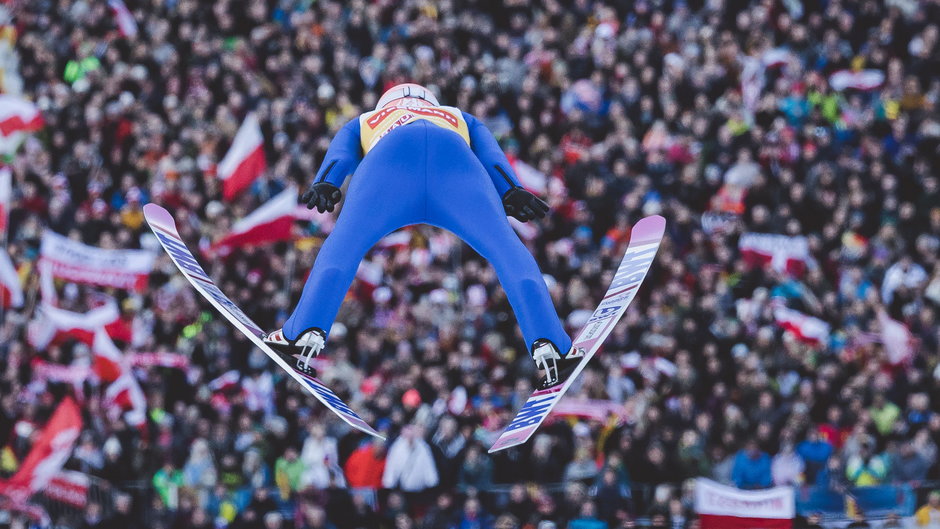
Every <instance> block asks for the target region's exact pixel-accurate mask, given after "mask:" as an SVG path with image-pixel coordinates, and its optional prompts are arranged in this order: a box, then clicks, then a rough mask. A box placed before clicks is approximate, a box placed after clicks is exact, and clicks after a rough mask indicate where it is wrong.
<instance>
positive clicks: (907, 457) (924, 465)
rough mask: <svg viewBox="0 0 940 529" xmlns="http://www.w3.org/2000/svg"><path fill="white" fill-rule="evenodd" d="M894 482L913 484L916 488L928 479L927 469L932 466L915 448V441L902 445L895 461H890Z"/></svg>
mask: <svg viewBox="0 0 940 529" xmlns="http://www.w3.org/2000/svg"><path fill="white" fill-rule="evenodd" d="M889 467H890V468H891V476H892V481H894V482H895V483H913V484H914V486H917V484H919V483H921V482H923V481H924V480H925V479H926V478H927V469H928V468H930V464H929V463H928V462H927V459H925V458H924V457H923V456H921V455H920V454H919V453H918V452H917V450H916V449H915V448H914V443H913V441H905V442H903V443H901V448H900V451H899V453H898V455H897V457H896V458H895V459H893V460H892V461H890V463H889Z"/></svg>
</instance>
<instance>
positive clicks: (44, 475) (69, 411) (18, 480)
mask: <svg viewBox="0 0 940 529" xmlns="http://www.w3.org/2000/svg"><path fill="white" fill-rule="evenodd" d="M81 429H82V416H81V412H80V411H79V409H78V405H76V404H75V401H74V400H72V398H71V397H66V398H65V399H64V400H63V401H62V402H61V403H60V404H59V407H58V408H56V411H55V413H53V414H52V418H50V419H49V422H48V423H46V426H45V428H43V431H42V433H41V434H39V438H38V439H37V440H36V443H35V444H34V445H33V447H32V449H31V450H30V451H29V454H28V455H27V456H26V459H25V460H24V461H23V464H22V465H21V466H20V468H19V470H18V471H17V472H16V474H14V475H13V477H11V478H10V479H8V480H6V481H3V482H0V493H3V494H4V495H6V496H9V497H11V498H12V499H14V501H25V500H26V499H27V498H29V496H31V495H33V494H35V493H36V492H39V491H41V490H43V489H44V488H45V487H46V485H48V484H49V482H50V481H51V480H52V478H53V476H55V475H56V474H57V473H58V472H59V471H60V470H62V466H63V465H65V462H66V461H68V459H69V456H71V455H72V447H73V446H74V445H75V440H76V439H78V435H79V433H80V432H81Z"/></svg>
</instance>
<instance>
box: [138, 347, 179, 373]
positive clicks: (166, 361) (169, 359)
mask: <svg viewBox="0 0 940 529" xmlns="http://www.w3.org/2000/svg"><path fill="white" fill-rule="evenodd" d="M130 357H131V365H132V366H134V367H140V368H148V367H172V368H175V369H186V368H188V367H189V358H188V357H186V356H184V355H181V354H179V353H168V352H165V351H157V352H155V353H133V354H131V355H130Z"/></svg>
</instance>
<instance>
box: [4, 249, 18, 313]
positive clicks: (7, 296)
mask: <svg viewBox="0 0 940 529" xmlns="http://www.w3.org/2000/svg"><path fill="white" fill-rule="evenodd" d="M23 301H24V298H23V286H22V285H21V284H20V276H19V274H17V273H16V267H14V266H13V261H12V260H10V256H9V255H8V254H7V253H6V252H5V251H3V250H0V307H3V308H4V309H9V308H19V307H22V306H23Z"/></svg>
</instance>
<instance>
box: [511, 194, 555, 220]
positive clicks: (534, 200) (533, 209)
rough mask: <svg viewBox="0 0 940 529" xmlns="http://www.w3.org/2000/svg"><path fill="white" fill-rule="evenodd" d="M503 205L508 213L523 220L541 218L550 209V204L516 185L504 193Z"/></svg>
mask: <svg viewBox="0 0 940 529" xmlns="http://www.w3.org/2000/svg"><path fill="white" fill-rule="evenodd" d="M503 207H504V208H506V214H507V215H509V216H510V217H515V218H517V219H519V220H520V221H522V222H529V221H530V220H532V219H540V218H542V217H544V216H545V212H547V211H548V204H546V203H545V201H544V200H542V199H541V198H539V197H537V196H535V195H533V194H532V193H530V192H528V191H526V190H525V189H524V188H521V187H514V188H512V189H510V190H509V191H506V194H505V195H503Z"/></svg>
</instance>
